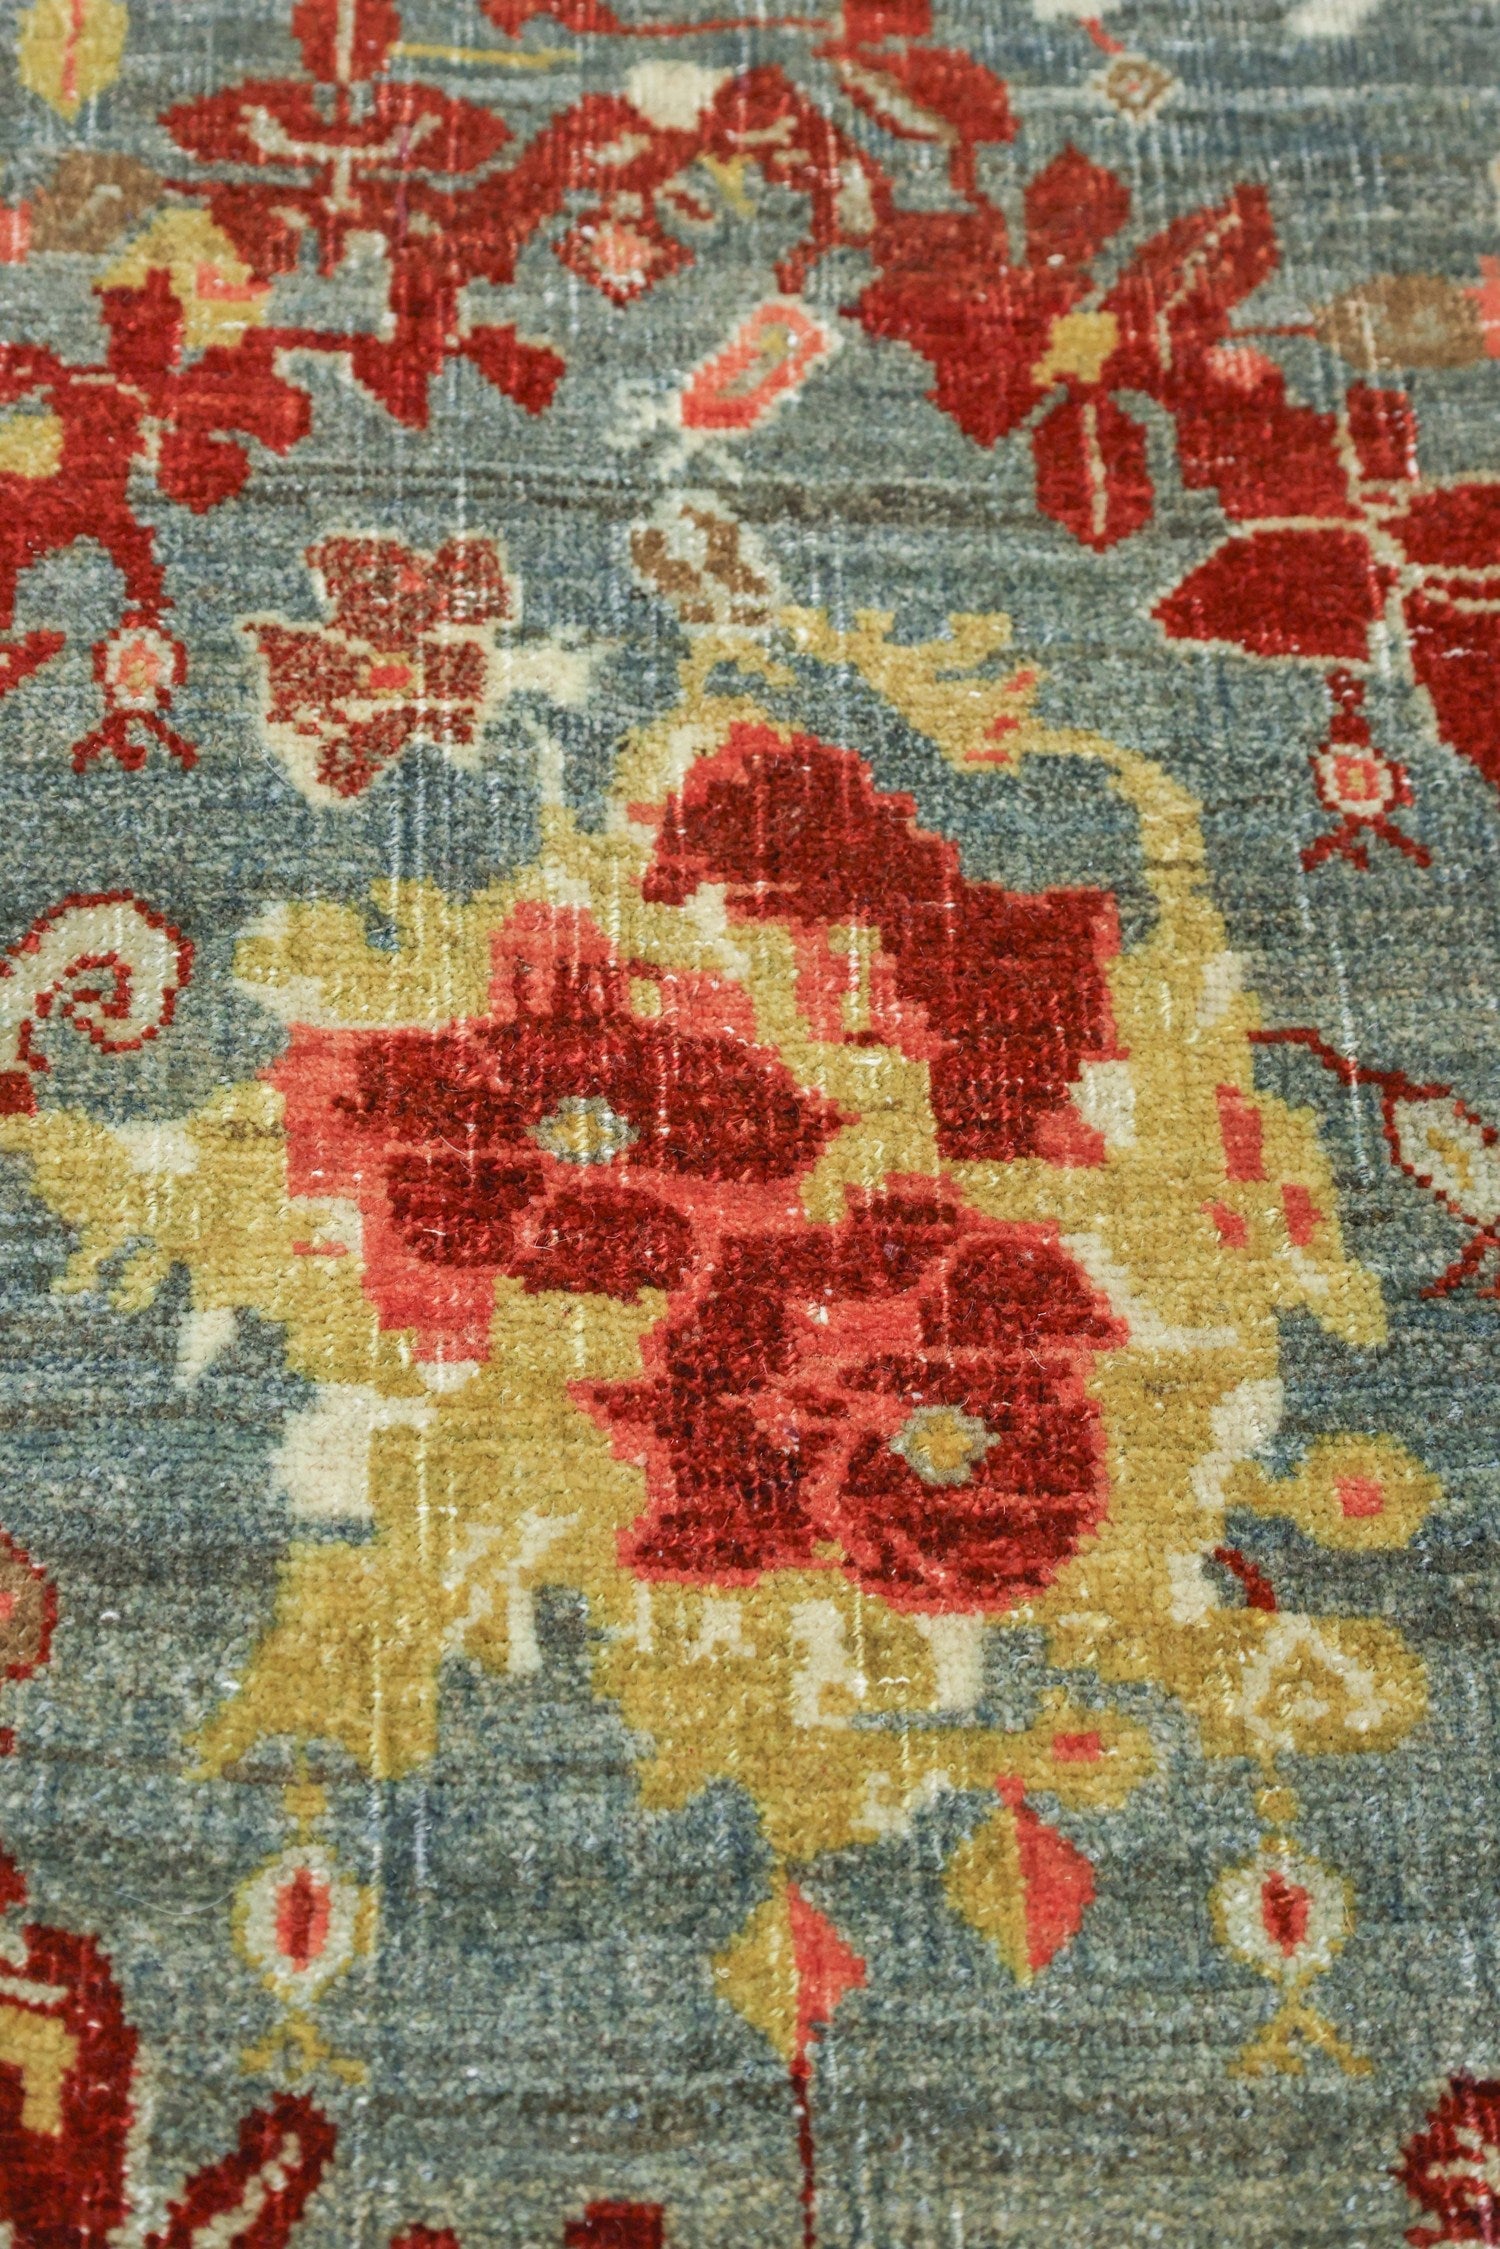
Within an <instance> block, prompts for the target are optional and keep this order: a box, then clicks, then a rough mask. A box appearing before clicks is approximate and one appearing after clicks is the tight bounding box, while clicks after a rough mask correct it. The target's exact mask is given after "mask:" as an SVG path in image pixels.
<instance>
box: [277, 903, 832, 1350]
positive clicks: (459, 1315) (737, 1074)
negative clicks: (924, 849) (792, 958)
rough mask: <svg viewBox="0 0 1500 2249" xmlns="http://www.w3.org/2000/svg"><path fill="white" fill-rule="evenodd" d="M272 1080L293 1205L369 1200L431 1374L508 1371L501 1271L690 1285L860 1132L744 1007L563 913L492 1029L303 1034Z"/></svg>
mask: <svg viewBox="0 0 1500 2249" xmlns="http://www.w3.org/2000/svg"><path fill="white" fill-rule="evenodd" d="M632 983H634V985H635V987H636V989H635V991H634V993H632ZM633 1000H634V1004H632V1002H633ZM643 1002H645V1004H648V1005H650V1006H652V1007H653V1008H654V1010H655V1012H654V1013H652V1014H650V1015H644V1014H642V1013H639V1012H637V1009H638V1008H639V1007H640V1006H641V1005H642V1003H643ZM271 1075H272V1080H273V1083H275V1084H276V1085H277V1086H279V1087H280V1088H281V1090H282V1092H283V1093H284V1094H285V1097H286V1119H287V1138H288V1173H289V1179H290V1184H291V1190H292V1193H293V1194H296V1195H313V1196H348V1197H351V1198H353V1199H354V1200H356V1201H357V1202H358V1204H359V1207H360V1211H361V1214H362V1217H363V1221H364V1226H363V1235H364V1240H363V1247H364V1257H365V1273H366V1286H367V1287H368V1289H369V1291H370V1294H371V1296H372V1297H373V1298H374V1301H375V1302H376V1304H377V1305H378V1306H379V1308H380V1314H381V1319H382V1322H383V1323H384V1324H385V1325H386V1326H388V1327H393V1328H394V1327H410V1328H415V1329H416V1330H417V1334H418V1338H419V1341H418V1351H419V1354H420V1355H423V1356H428V1357H434V1356H435V1357H456V1356H466V1357H477V1358H482V1357H484V1356H485V1354H486V1352H487V1350H488V1342H489V1326H490V1314H491V1311H492V1308H493V1303H494V1283H495V1279H496V1276H497V1275H499V1274H511V1275H514V1276H516V1277H518V1278H519V1279H521V1280H522V1281H523V1282H524V1283H525V1285H526V1287H527V1288H529V1289H573V1290H581V1291H598V1292H600V1293H602V1294H604V1295H606V1296H617V1297H633V1296H635V1295H636V1294H637V1293H638V1292H639V1291H640V1290H641V1289H643V1288H658V1289H672V1288H677V1287H679V1286H681V1284H682V1283H683V1282H684V1280H685V1279H686V1278H687V1277H688V1275H689V1273H690V1272H691V1270H692V1269H693V1267H694V1266H695V1264H696V1263H697V1262H698V1261H699V1259H700V1258H701V1257H702V1256H704V1255H706V1254H711V1250H712V1245H713V1242H714V1240H715V1239H716V1238H717V1235H718V1233H719V1232H720V1231H721V1229H722V1226H723V1223H724V1220H725V1217H726V1215H727V1213H728V1211H729V1210H730V1209H731V1208H732V1210H733V1213H734V1216H735V1219H736V1221H737V1222H738V1223H741V1224H743V1223H746V1222H748V1223H750V1224H755V1223H757V1222H761V1223H764V1222H767V1221H770V1220H772V1219H776V1218H784V1217H786V1216H788V1215H790V1214H792V1213H793V1212H795V1211H796V1210H797V1209H798V1207H799V1206H798V1203H797V1195H796V1187H795V1184H794V1183H795V1181H796V1180H797V1179H798V1178H799V1177H800V1176H801V1174H802V1173H803V1172H804V1171H805V1170H807V1169H808V1167H809V1166H810V1165H811V1164H812V1163H813V1162H814V1161H815V1160H816V1158H817V1156H818V1154H819V1153H820V1151H821V1150H822V1148H823V1146H824V1145H825V1143H826V1142H827V1140H828V1139H829V1137H830V1136H831V1134H832V1133H833V1132H834V1131H835V1130H836V1129H837V1126H838V1123H839V1121H840V1120H839V1116H838V1112H837V1111H836V1110H834V1109H833V1108H832V1107H831V1106H830V1105H829V1104H828V1103H827V1102H825V1101H823V1100H822V1099H821V1098H820V1097H819V1096H817V1095H815V1094H810V1093H806V1092H804V1091H802V1089H801V1088H800V1087H798V1086H797V1085H796V1084H795V1082H794V1081H793V1079H792V1078H791V1077H790V1076H789V1075H788V1073H787V1071H786V1070H785V1069H784V1068H783V1066H782V1064H781V1063H780V1062H779V1061H778V1060H777V1059H776V1057H775V1056H774V1055H773V1054H771V1053H769V1052H768V1051H767V1050H766V1049H765V1048H763V1047H760V1046H757V1045H756V1044H755V1043H754V1041H753V1036H752V1025H751V1021H750V1011H749V1006H748V1003H747V1002H746V1000H745V998H744V996H743V994H741V993H740V992H738V991H737V990H736V989H733V988H730V987H727V986H723V985H720V984H717V983H715V982H714V981H713V980H712V979H711V978H707V977H697V976H682V975H672V974H667V973H665V972H663V971H661V970H658V969H653V968H651V967H649V966H645V965H642V964H637V963H623V962H621V961H619V960H617V959H616V958H615V957H614V956H613V954H612V953H611V951H610V948H609V945H608V943H607V941H606V940H605V938H604V937H603V935H602V934H601V932H600V931H599V930H598V929H597V928H596V927H595V925H594V924H593V923H592V922H591V921H589V920H588V918H587V917H586V916H584V915H582V914H579V913H574V912H553V911H552V910H551V909H549V908H546V907H542V906H523V907H520V908H518V909H517V911H516V913H515V914H514V915H513V916H512V918H511V920H510V921H509V922H508V923H507V924H506V926H505V928H504V930H503V931H502V932H501V933H500V935H499V937H498V938H497V939H496V941H495V978H494V984H493V986H492V990H491V1013H490V1014H489V1015H487V1016H484V1017H481V1018H478V1019H474V1020H469V1021H465V1022H460V1023H457V1024H454V1025H453V1026H451V1027H450V1028H449V1029H447V1030H442V1031H320V1030H309V1029H306V1028H303V1027H301V1026H299V1027H298V1028H296V1029H295V1030H294V1032H293V1036H292V1045H291V1048H290V1051H289V1052H288V1053H287V1054H286V1055H285V1056H284V1057H283V1059H282V1060H281V1061H280V1062H279V1063H278V1064H277V1065H276V1067H275V1069H274V1071H273V1072H272V1073H271Z"/></svg>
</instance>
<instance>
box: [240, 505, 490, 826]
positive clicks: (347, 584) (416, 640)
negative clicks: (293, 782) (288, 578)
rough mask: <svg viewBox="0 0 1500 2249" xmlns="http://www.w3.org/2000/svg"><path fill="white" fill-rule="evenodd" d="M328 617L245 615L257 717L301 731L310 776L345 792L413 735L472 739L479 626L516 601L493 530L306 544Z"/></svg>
mask: <svg viewBox="0 0 1500 2249" xmlns="http://www.w3.org/2000/svg"><path fill="white" fill-rule="evenodd" d="M306 560H307V563H308V567H309V568H310V569H311V570H312V571H313V572H314V573H315V575H316V577H317V578H318V580H319V582H320V584H321V586H322V588H323V591H324V596H325V599H326V600H327V602H328V604H329V606H330V609H331V615H330V617H329V620H328V623H327V624H326V625H288V624H285V623H283V622H281V621H279V620H277V619H257V620H253V621H252V622H251V623H250V624H249V625H248V626H247V627H246V630H247V631H250V632H253V633H254V635H255V639H256V645H257V647H258V649H259V651H260V655H261V660H262V662H263V663H264V665H265V671H266V686H267V695H266V723H267V724H268V726H271V727H287V728H289V729H290V730H291V731H292V733H293V734H294V735H296V736H297V737H299V738H300V739H301V740H303V741H305V742H306V744H307V745H308V748H309V751H310V754H311V755H312V757H313V759H314V770H315V777H316V780H317V782H318V783H319V784H320V785H321V786H322V787H323V788H326V789H329V790H331V791H332V792H333V793H334V795H336V796H339V797H354V796H358V795H359V794H360V792H361V791H362V790H364V789H367V788H368V787H369V785H370V783H371V782H372V781H373V780H374V779H375V778H376V776H377V775H378V774H379V773H381V772H382V771H383V770H384V768H385V767H386V766H387V765H389V764H390V763H391V762H392V761H393V760H394V759H395V758H397V757H399V756H400V755H401V752H402V751H403V750H404V749H405V748H406V746H407V744H408V742H410V741H411V740H412V739H413V737H414V736H416V735H418V734H421V735H424V736H426V737H427V739H429V740H430V741H433V742H436V743H438V744H440V745H442V746H444V747H455V746H462V745H466V744H469V743H472V742H473V741H474V740H475V738H476V736H477V733H478V729H479V725H480V721H481V719H482V717H483V713H484V706H485V702H486V699H487V696H488V693H489V689H490V673H491V656H492V652H493V651H492V637H491V634H490V632H489V630H488V628H490V627H492V626H493V625H495V624H497V623H499V622H500V621H501V620H503V619H504V618H507V617H509V616H510V615H511V614H512V613H513V610H514V606H515V603H514V596H513V591H512V588H511V586H510V584H509V582H508V580H507V578H506V574H505V567H504V564H503V562H502V560H501V557H500V552H499V549H498V548H497V547H496V545H495V543H494V541H493V540H491V539H450V540H448V541H447V543H446V544H445V545H444V546H442V547H440V548H439V549H438V551H437V553H436V554H431V555H429V554H419V553H416V552H414V551H413V549H411V548H410V547H407V546H405V545H403V544H402V542H401V541H400V540H399V539H395V538H380V537H371V538H332V539H323V540H321V541H319V543H318V544H317V545H316V546H313V547H309V548H308V550H307V555H306Z"/></svg>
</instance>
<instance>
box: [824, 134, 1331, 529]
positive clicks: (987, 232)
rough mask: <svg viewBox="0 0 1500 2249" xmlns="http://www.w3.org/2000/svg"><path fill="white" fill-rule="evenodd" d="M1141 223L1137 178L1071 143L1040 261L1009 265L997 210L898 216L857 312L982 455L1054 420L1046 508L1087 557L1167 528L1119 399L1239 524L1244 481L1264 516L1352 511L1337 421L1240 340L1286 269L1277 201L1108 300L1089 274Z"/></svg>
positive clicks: (1037, 203)
mask: <svg viewBox="0 0 1500 2249" xmlns="http://www.w3.org/2000/svg"><path fill="white" fill-rule="evenodd" d="M1129 211H1130V193H1129V190H1128V189H1127V188H1126V186H1125V185H1124V182H1123V181H1121V180H1119V179H1117V178H1116V177H1115V175H1114V173H1112V172H1107V171H1105V170H1104V169H1103V167H1102V166H1100V165H1098V164H1094V163H1091V162H1090V161H1089V159H1088V158H1087V157H1085V156H1082V155H1080V154H1079V152H1078V150H1077V149H1076V148H1066V149H1064V150H1063V151H1062V153H1061V154H1060V155H1059V156H1057V157H1054V159H1053V161H1052V162H1051V163H1050V164H1049V165H1047V167H1046V168H1045V170H1043V171H1041V172H1039V173H1038V174H1037V175H1036V177H1035V178H1034V179H1033V180H1032V181H1031V182H1030V184H1029V185H1028V187H1027V190H1026V254H1025V257H1024V260H1022V261H1021V262H1020V263H1015V264H1013V263H1012V262H1011V260H1010V253H1009V239H1008V235H1007V231H1006V226H1005V221H1004V218H1003V217H1002V215H1001V213H1000V212H999V211H998V210H996V209H995V208H994V207H993V206H992V205H990V204H987V203H979V204H976V205H975V207H974V208H973V209H970V210H967V211H945V212H936V213H934V212H915V211H912V212H899V213H896V214H894V215H893V216H892V217H891V218H890V219H889V221H888V222H887V223H886V224H884V225H883V226H882V228H881V230H880V232H879V234H878V235H877V237H876V240H875V242H874V244H873V250H874V255H875V259H876V262H877V264H878V265H879V267H880V274H879V278H878V279H877V280H875V281H874V282H872V283H871V285H870V287H869V288H867V289H866V290H865V292H864V294H863V296H861V298H860V300H859V303H858V305H857V306H856V307H855V311H856V313H857V315H858V317H859V319H860V320H862V321H863V323H864V325H865V327H866V328H868V329H869V331H870V333H871V334H872V335H877V336H890V337H897V338H900V339H901V341H903V342H905V343H908V344H911V345H912V346H913V347H914V348H915V349H916V350H917V351H919V352H921V353H922V355H923V357H924V358H925V359H927V360H928V361H930V363H931V365H932V367H933V369H934V371H935V373H936V376H937V381H936V383H935V384H934V386H933V390H932V393H931V395H932V398H933V401H934V403H935V404H936V405H938V406H940V407H941V408H942V409H943V411H944V413H946V414H951V415H952V417H953V419H954V420H955V421H956V422H957V424H958V426H959V428H960V429H962V430H964V431H965V432H966V433H967V434H968V435H969V436H970V437H972V438H974V439H975V440H976V441H977V442H978V443H979V444H981V445H993V444H994V443H995V442H996V440H997V439H998V438H1001V437H1004V436H1007V435H1008V434H1009V433H1010V432H1011V431H1012V430H1015V429H1018V428H1019V427H1020V426H1021V424H1022V423H1023V422H1025V421H1027V420H1028V418H1029V417H1030V416H1031V415H1033V414H1034V413H1035V412H1036V410H1037V409H1038V408H1039V407H1041V406H1043V405H1046V407H1047V411H1046V412H1045V413H1044V414H1042V416H1041V418H1040V419H1039V420H1038V421H1036V422H1035V423H1034V425H1033V427H1032V433H1031V442H1032V450H1033V453H1034V455H1035V459H1036V472H1037V499H1038V502H1039V503H1040V505H1041V506H1042V508H1043V509H1045V511H1046V513H1047V514H1048V515H1050V516H1052V517H1053V518H1054V519H1055V520H1056V521H1057V522H1058V523H1061V524H1062V525H1064V526H1065V528H1066V529H1067V530H1069V531H1071V532H1072V533H1073V535H1074V537H1075V538H1078V539H1081V540H1082V541H1083V543H1084V544H1085V545H1086V546H1091V547H1096V548H1100V549H1103V548H1105V547H1110V546H1113V545H1114V544H1115V543H1116V541H1117V540H1120V539H1124V538H1128V537H1129V536H1130V535H1131V533H1132V532H1135V531H1138V530H1140V528H1141V526H1142V525H1143V524H1144V523H1145V522H1146V521H1147V520H1148V519H1149V517H1150V514H1151V508H1152V488H1151V477H1150V472H1149V467H1148V462H1147V449H1146V432H1145V430H1144V428H1143V427H1142V425H1141V424H1140V423H1139V422H1138V421H1137V420H1136V419H1135V418H1134V416H1133V415H1131V414H1129V413H1127V412H1125V410H1124V409H1123V408H1122V407H1121V406H1120V405H1119V404H1118V403H1117V395H1116V394H1117V393H1119V392H1121V391H1140V392H1143V393H1144V394H1145V395H1146V396H1148V397H1151V398H1155V399H1157V400H1158V401H1159V402H1160V403H1161V404H1162V405H1163V406H1165V407H1166V408H1167V409H1168V410H1169V411H1170V412H1171V413H1172V414H1174V415H1175V416H1176V417H1177V423H1178V432H1179V438H1180V443H1181V461H1182V474H1183V479H1184V481H1185V482H1186V483H1188V484H1190V485H1200V486H1201V485H1207V486H1212V487H1213V488H1214V489H1216V490H1217V491H1218V492H1219V494H1220V497H1221V498H1222V500H1223V502H1224V505H1225V507H1226V508H1227V509H1228V510H1229V512H1230V513H1231V514H1232V515H1237V514H1243V513H1245V512H1246V503H1247V500H1248V497H1249V495H1248V494H1246V493H1243V492H1241V491H1240V490H1239V486H1240V485H1241V484H1242V483H1245V482H1247V481H1248V483H1249V484H1251V485H1253V486H1254V487H1255V492H1254V498H1255V501H1256V503H1257V504H1258V503H1259V500H1260V498H1261V496H1262V493H1263V491H1264V489H1265V488H1266V487H1267V485H1268V484H1269V485H1271V486H1274V487H1275V489H1276V491H1277V493H1278V495H1279V496H1280V497H1281V498H1282V499H1284V500H1285V502H1286V505H1285V508H1284V511H1283V512H1286V513H1288V514H1291V513H1296V514H1324V513H1341V512H1343V501H1342V492H1341V488H1340V486H1339V484H1338V481H1337V478H1336V476H1335V477H1332V478H1330V476H1329V474H1328V467H1327V457H1326V439H1327V435H1328V431H1329V429H1330V428H1331V423H1330V422H1329V419H1328V417H1327V416H1320V415H1318V414H1315V413H1313V412H1312V410H1311V409H1310V408H1306V407H1292V406H1289V405H1288V404H1287V402H1286V397H1285V382H1284V378H1283V376H1282V374H1281V371H1280V369H1279V368H1278V367H1276V366H1275V365H1274V363H1273V362H1272V361H1271V360H1269V359H1267V358H1266V357H1265V356H1264V355H1263V354H1261V353H1258V352H1254V351H1250V350H1247V349H1245V348H1244V347H1234V346H1232V345H1227V344H1226V341H1225V339H1226V338H1227V337H1228V335H1229V315H1230V312H1231V311H1232V309H1233V308H1234V306H1235V305H1237V304H1239V303H1240V302H1241V301H1242V300H1243V299H1244V298H1245V297H1247V296H1249V294H1250V293H1251V291H1252V290H1253V289H1255V288H1257V287H1258V286H1259V284H1260V283H1261V282H1262V281H1264V280H1265V279H1266V278H1267V276H1268V275H1269V274H1270V273H1271V272H1272V271H1273V270H1274V268H1275V264H1276V237H1275V233H1274V231H1273V228H1272V225H1271V217H1270V209H1269V205H1268V203H1267V200H1266V196H1265V192H1264V190H1263V189H1260V188H1253V187H1237V188H1236V189H1235V190H1234V192H1233V194H1232V195H1230V196H1229V197H1228V198H1227V199H1226V200H1225V201H1224V202H1223V203H1221V204H1217V205H1214V206H1212V207H1209V208H1206V209H1204V210H1200V211H1193V212H1189V213H1188V214H1187V215H1186V216H1184V217H1183V218H1180V219H1176V220H1174V221H1173V223H1172V224H1171V225H1170V226H1169V227H1167V228H1165V229H1164V230H1163V232H1162V233H1160V234H1158V235H1154V236H1153V237H1152V238H1151V239H1150V240H1149V241H1147V242H1145V243H1143V244H1142V245H1141V246H1140V248H1139V249H1138V250H1137V251H1136V252H1135V254H1134V256H1133V257H1132V258H1131V259H1130V260H1129V262H1128V264H1127V265H1126V266H1125V268H1124V270H1123V271H1122V272H1121V274H1120V276H1119V278H1118V279H1117V280H1116V281H1115V282H1114V284H1113V286H1112V287H1110V288H1109V289H1108V290H1104V289H1101V288H1098V287H1096V286H1095V284H1094V282H1093V280H1092V278H1091V275H1090V272H1089V268H1090V266H1091V264H1092V263H1093V261H1094V259H1095V258H1096V257H1097V256H1098V255H1099V253H1100V251H1101V250H1103V249H1104V247H1105V246H1106V244H1107V243H1109V242H1110V241H1111V239H1112V238H1113V237H1114V236H1115V235H1116V234H1117V233H1118V232H1119V230H1120V228H1121V227H1122V226H1123V225H1124V224H1125V221H1126V218H1127V217H1128V215H1129Z"/></svg>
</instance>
